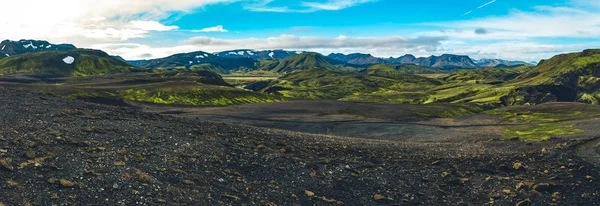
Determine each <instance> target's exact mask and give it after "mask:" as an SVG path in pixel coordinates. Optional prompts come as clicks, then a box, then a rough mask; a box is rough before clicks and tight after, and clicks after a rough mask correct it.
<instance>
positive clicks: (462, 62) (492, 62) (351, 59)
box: [327, 53, 529, 69]
mask: <svg viewBox="0 0 600 206" xmlns="http://www.w3.org/2000/svg"><path fill="white" fill-rule="evenodd" d="M327 57H329V58H332V59H336V60H340V61H344V62H346V63H350V64H357V65H369V64H415V65H419V66H425V67H431V68H441V69H474V68H499V67H502V68H505V67H508V68H512V67H518V66H521V65H529V63H526V62H523V61H508V60H502V59H481V60H473V59H471V58H470V57H469V56H466V55H454V54H443V55H441V56H430V57H419V58H417V57H415V56H414V55H412V54H407V55H404V56H400V57H397V58H394V57H390V58H378V57H373V56H372V55H370V54H361V53H353V54H347V55H346V54H339V53H332V54H330V55H328V56H327Z"/></svg>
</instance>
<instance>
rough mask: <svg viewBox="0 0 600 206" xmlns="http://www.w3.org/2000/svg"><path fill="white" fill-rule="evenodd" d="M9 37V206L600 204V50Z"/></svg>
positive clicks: (0, 125)
mask: <svg viewBox="0 0 600 206" xmlns="http://www.w3.org/2000/svg"><path fill="white" fill-rule="evenodd" d="M9 43H10V44H9ZM3 44H6V45H8V46H7V47H6V48H9V47H14V48H19V49H20V47H23V48H24V49H28V50H18V51H17V49H11V50H10V52H11V53H10V54H9V53H6V54H9V55H8V56H6V57H4V58H2V59H0V96H2V98H0V117H1V118H0V174H2V180H3V181H1V182H0V205H20V204H30V205H40V204H48V203H50V204H86V203H91V202H94V203H98V204H108V205H112V204H126V205H131V204H135V205H157V204H160V205H162V204H166V205H171V204H173V205H243V204H249V205H255V204H258V205H333V204H337V205H345V204H347V205H447V204H452V205H454V204H458V205H460V204H466V205H483V204H499V205H546V204H558V205H579V204H583V205H590V204H592V203H596V202H598V200H600V190H599V188H600V185H598V181H596V179H597V178H600V176H598V174H600V164H599V161H600V158H599V157H600V145H599V144H598V141H599V139H598V137H599V136H600V130H598V129H597V128H599V126H600V105H598V102H600V96H599V95H598V94H599V93H600V92H599V91H598V89H599V88H600V87H599V85H598V81H597V79H598V78H599V77H598V74H600V72H599V71H600V66H599V65H600V58H598V55H599V54H600V50H585V51H582V52H576V53H569V54H562V55H557V56H555V57H553V58H550V59H547V60H543V61H541V62H539V64H537V65H531V64H528V63H525V62H520V61H507V60H495V59H486V60H477V61H474V60H473V59H471V58H470V57H468V56H461V55H441V56H432V57H420V58H416V57H414V56H412V55H405V56H401V57H398V58H377V57H373V56H371V55H366V54H348V55H345V54H330V55H322V54H319V53H314V52H304V51H302V52H300V51H298V52H296V51H285V50H265V51H255V50H232V51H224V52H216V53H207V52H203V51H197V52H191V53H181V54H174V55H172V56H169V57H165V58H160V59H151V60H138V61H124V59H122V58H119V57H117V56H110V55H109V54H107V53H105V52H102V51H99V50H90V49H78V48H72V47H70V46H68V45H62V47H59V46H50V47H48V46H47V45H53V44H50V43H48V42H45V41H34V40H22V41H4V42H3ZM15 45H16V46H15ZM42 45H43V46H42ZM46 47H48V48H56V50H54V51H48V49H41V48H46ZM73 47H74V46H73ZM38 50H39V51H38ZM7 52H8V50H7ZM479 65H483V66H479Z"/></svg>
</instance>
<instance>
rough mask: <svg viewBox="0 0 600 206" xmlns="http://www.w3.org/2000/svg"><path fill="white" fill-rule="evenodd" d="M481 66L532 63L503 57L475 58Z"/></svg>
mask: <svg viewBox="0 0 600 206" xmlns="http://www.w3.org/2000/svg"><path fill="white" fill-rule="evenodd" d="M473 62H474V63H475V64H477V66H479V67H484V68H496V67H518V66H522V65H530V63H527V62H524V61H509V60H502V59H479V60H473Z"/></svg>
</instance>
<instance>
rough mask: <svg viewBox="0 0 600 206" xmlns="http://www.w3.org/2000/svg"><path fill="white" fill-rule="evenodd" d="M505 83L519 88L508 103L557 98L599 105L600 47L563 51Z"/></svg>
mask: <svg viewBox="0 0 600 206" xmlns="http://www.w3.org/2000/svg"><path fill="white" fill-rule="evenodd" d="M506 86H510V87H514V88H516V89H515V90H514V91H513V92H511V94H510V95H507V96H506V97H505V98H504V102H506V103H505V104H506V105H521V104H540V103H545V102H556V101H559V102H575V101H577V102H584V103H591V104H598V100H599V99H600V50H598V49H590V50H585V51H583V52H576V53H569V54H561V55H557V56H554V57H552V58H551V59H548V60H543V61H542V62H540V63H539V64H538V66H536V67H535V68H534V69H532V70H531V71H529V72H526V73H524V74H522V75H521V76H519V77H517V78H516V79H515V80H513V81H510V82H509V83H507V84H506Z"/></svg>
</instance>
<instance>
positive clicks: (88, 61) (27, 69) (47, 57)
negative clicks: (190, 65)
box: [0, 49, 142, 76]
mask: <svg viewBox="0 0 600 206" xmlns="http://www.w3.org/2000/svg"><path fill="white" fill-rule="evenodd" d="M135 71H142V70H141V69H138V68H136V67H134V66H131V65H129V64H127V63H125V62H123V61H119V60H117V59H115V58H113V57H111V56H109V55H108V54H106V53H104V52H102V51H98V50H87V49H76V50H68V51H49V52H48V51H47V52H35V53H26V54H22V55H17V56H13V57H7V58H4V59H0V75H6V74H17V73H23V74H55V75H63V76H96V75H107V74H118V73H128V72H135Z"/></svg>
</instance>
